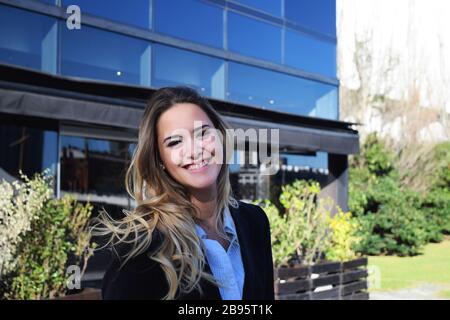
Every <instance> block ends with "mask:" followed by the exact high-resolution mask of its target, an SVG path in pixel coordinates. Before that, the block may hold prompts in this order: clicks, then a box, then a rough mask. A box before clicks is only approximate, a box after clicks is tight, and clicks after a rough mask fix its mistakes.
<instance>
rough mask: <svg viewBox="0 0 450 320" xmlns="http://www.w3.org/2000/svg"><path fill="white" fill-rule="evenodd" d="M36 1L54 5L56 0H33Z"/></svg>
mask: <svg viewBox="0 0 450 320" xmlns="http://www.w3.org/2000/svg"><path fill="white" fill-rule="evenodd" d="M34 1H36V2H43V3H47V4H52V5H56V1H57V0H34Z"/></svg>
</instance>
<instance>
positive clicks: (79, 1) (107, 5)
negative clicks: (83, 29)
mask: <svg viewBox="0 0 450 320" xmlns="http://www.w3.org/2000/svg"><path fill="white" fill-rule="evenodd" d="M62 5H63V6H64V7H68V6H70V5H77V6H79V7H80V11H81V17H83V13H89V14H92V15H95V16H99V17H102V18H107V19H110V20H114V21H117V22H121V23H125V24H129V25H133V26H136V27H141V28H144V29H149V28H150V1H149V0H132V1H124V0H95V1H93V0H62ZM81 22H83V18H81Z"/></svg>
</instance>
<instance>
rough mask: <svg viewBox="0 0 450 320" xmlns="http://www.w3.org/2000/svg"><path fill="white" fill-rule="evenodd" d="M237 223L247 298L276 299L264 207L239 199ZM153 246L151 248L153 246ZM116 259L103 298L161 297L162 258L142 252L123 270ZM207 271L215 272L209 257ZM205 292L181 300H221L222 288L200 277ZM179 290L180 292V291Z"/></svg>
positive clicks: (105, 281)
mask: <svg viewBox="0 0 450 320" xmlns="http://www.w3.org/2000/svg"><path fill="white" fill-rule="evenodd" d="M230 212H231V215H232V217H233V220H234V223H235V225H236V231H237V236H238V239H239V245H240V248H241V255H242V262H243V265H244V270H245V278H244V288H243V297H242V299H243V300H274V278H273V261H272V247H271V242H270V227H269V221H268V219H267V216H266V214H265V212H264V210H263V209H261V208H260V207H258V206H256V205H253V204H248V203H245V202H242V201H239V208H233V207H231V206H230ZM149 250H150V249H149ZM119 266H120V262H119V261H118V259H117V258H115V259H113V260H112V262H111V264H110V266H109V268H108V270H107V271H106V273H105V276H104V278H103V285H102V297H103V299H158V300H159V299H161V298H162V297H164V295H166V293H167V291H168V283H167V280H166V277H165V275H164V272H163V270H162V268H161V267H160V264H159V263H158V262H155V261H153V260H151V259H150V258H148V256H147V255H146V254H144V253H143V254H141V255H139V256H137V257H135V258H133V259H130V260H129V261H128V262H127V263H126V264H125V265H124V266H123V267H122V269H120V270H119ZM205 271H207V272H209V273H211V269H210V267H209V265H208V262H207V261H206V265H205ZM200 285H201V287H202V289H203V293H204V294H203V296H200V293H199V291H198V290H193V291H192V292H191V293H189V294H185V295H181V296H179V299H180V300H197V299H206V300H221V299H222V298H221V296H220V292H219V288H218V287H216V286H214V285H213V284H210V283H209V282H207V281H205V280H204V279H202V280H200ZM177 293H178V292H177Z"/></svg>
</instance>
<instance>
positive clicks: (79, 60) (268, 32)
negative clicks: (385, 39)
mask: <svg viewBox="0 0 450 320" xmlns="http://www.w3.org/2000/svg"><path fill="white" fill-rule="evenodd" d="M24 2H25V3H26V1H24ZM31 2H33V1H31V0H30V3H31ZM39 2H41V3H47V4H50V3H52V4H55V3H56V4H55V5H61V6H62V7H63V8H65V7H66V6H67V5H71V4H74V5H78V6H79V7H80V10H81V23H82V26H81V29H79V30H77V29H68V28H67V26H66V21H65V20H64V19H60V18H59V19H58V18H57V17H52V15H51V14H50V13H48V14H44V13H37V12H32V11H30V10H27V9H26V6H25V8H21V9H19V8H16V7H13V6H8V5H3V4H2V5H0V26H1V28H0V61H3V62H7V63H10V64H16V65H21V66H26V67H29V68H33V69H39V70H44V71H47V72H51V73H56V74H62V75H68V76H74V77H81V78H88V79H98V80H103V81H110V82H119V83H128V84H133V85H141V86H150V87H154V88H158V87H161V86H164V85H171V84H186V85H189V86H192V87H194V88H196V89H199V90H200V91H201V92H202V93H203V94H204V95H206V96H210V97H214V98H218V99H224V100H229V101H234V102H240V103H245V104H248V105H252V106H255V107H260V108H270V109H273V110H276V111H282V112H290V113H294V114H300V115H307V116H314V117H322V118H328V119H337V118H338V101H337V91H338V80H337V78H336V27H335V24H336V18H335V6H336V5H335V0H318V1H307V0H275V1H255V0H237V1H231V0H230V1H224V2H219V1H213V0H136V1H131V2H129V3H128V2H127V4H126V5H124V3H125V2H123V1H120V0H112V1H109V0H108V1H107V0H98V1H89V0H76V1H69V0H62V1H61V2H59V1H39ZM49 7H50V6H49ZM86 16H91V17H101V18H102V19H103V20H102V21H105V20H106V21H107V22H106V23H105V22H102V21H100V22H98V21H94V22H92V21H91V22H89V23H87V24H83V21H84V20H83V17H86ZM22 21H27V23H22ZM122 26H127V28H128V29H127V30H126V32H125V31H123V28H122ZM130 28H131V29H130ZM133 28H135V31H133V30H134V29H133ZM130 30H131V31H130ZM130 32H131V33H130ZM159 35H163V36H164V37H165V38H164V39H166V40H167V41H168V42H170V43H166V42H165V41H166V40H164V39H160V38H156V40H155V38H154V37H157V36H159ZM180 41H181V42H180ZM210 49H212V50H215V51H211V50H210ZM248 59H250V60H248ZM277 66H279V68H277ZM280 68H281V69H280ZM228 70H229V71H228ZM282 70H285V71H282ZM243 79H245V80H243ZM255 79H256V80H258V81H255ZM248 81H250V82H251V83H248ZM274 81H284V83H282V85H281V84H280V83H279V82H278V83H275V82H274Z"/></svg>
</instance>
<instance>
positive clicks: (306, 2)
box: [285, 0, 336, 37]
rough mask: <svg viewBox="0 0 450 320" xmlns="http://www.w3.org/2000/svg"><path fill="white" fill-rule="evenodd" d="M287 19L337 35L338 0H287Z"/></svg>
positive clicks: (315, 29)
mask: <svg viewBox="0 0 450 320" xmlns="http://www.w3.org/2000/svg"><path fill="white" fill-rule="evenodd" d="M285 16H286V18H287V19H289V20H292V21H293V22H295V23H297V24H299V25H302V26H304V27H306V28H308V29H312V30H314V31H318V32H321V33H324V34H327V35H330V36H333V37H336V0H314V1H311V0H285Z"/></svg>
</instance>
